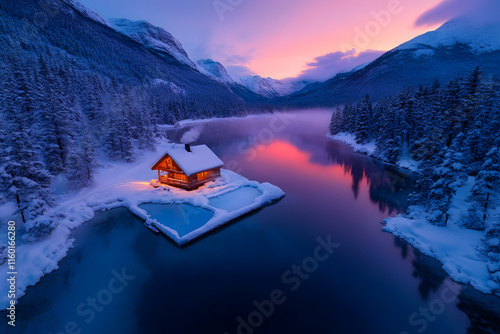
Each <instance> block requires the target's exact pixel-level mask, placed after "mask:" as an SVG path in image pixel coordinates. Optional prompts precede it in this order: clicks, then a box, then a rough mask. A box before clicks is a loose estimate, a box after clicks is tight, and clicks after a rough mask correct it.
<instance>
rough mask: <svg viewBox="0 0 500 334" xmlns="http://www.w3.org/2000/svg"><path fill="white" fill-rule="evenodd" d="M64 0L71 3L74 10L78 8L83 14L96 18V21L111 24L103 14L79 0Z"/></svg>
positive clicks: (106, 24) (92, 18)
mask: <svg viewBox="0 0 500 334" xmlns="http://www.w3.org/2000/svg"><path fill="white" fill-rule="evenodd" d="M64 1H65V2H66V3H67V4H68V5H70V6H71V7H72V8H73V9H74V10H76V11H77V12H79V13H80V14H82V15H83V16H85V17H88V18H89V19H91V20H94V21H96V22H99V23H101V24H103V25H105V26H108V27H110V26H111V25H110V23H109V22H108V21H107V20H106V19H104V18H103V17H102V16H101V15H99V14H97V13H96V12H94V11H92V10H90V9H88V8H87V7H85V6H84V5H82V4H81V3H79V2H78V1H76V0H64Z"/></svg>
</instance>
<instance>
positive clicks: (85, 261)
mask: <svg viewBox="0 0 500 334" xmlns="http://www.w3.org/2000/svg"><path fill="white" fill-rule="evenodd" d="M329 117H330V114H329V113H328V112H319V111H318V112H308V111H304V112H300V113H297V114H293V116H287V117H279V118H276V116H269V117H263V118H251V119H244V120H224V121H215V122H211V123H207V124H204V125H203V126H202V127H200V130H201V132H202V133H201V136H200V138H199V140H198V142H199V143H206V144H207V145H209V146H210V147H212V148H213V149H214V150H215V151H216V153H217V154H218V155H219V156H220V157H221V158H222V160H223V161H224V162H225V163H226V167H227V168H231V169H233V170H235V171H237V172H239V173H241V174H242V175H244V176H245V177H247V178H249V179H253V180H258V181H261V182H265V181H267V182H271V183H273V184H275V185H277V186H279V187H281V188H282V189H283V190H284V191H285V192H286V197H285V198H284V199H283V200H282V201H280V202H279V203H277V204H275V205H273V206H270V207H266V208H264V209H262V210H260V211H257V212H255V213H254V214H252V215H249V216H246V217H244V218H242V219H240V220H238V221H236V222H234V223H233V224H230V225H229V226H226V227H225V228H222V229H220V230H217V231H216V232H214V233H212V234H210V235H208V236H207V237H205V238H203V239H201V240H199V241H197V242H196V243H194V244H191V245H189V246H188V247H186V248H183V249H179V248H178V247H176V246H174V245H173V244H172V243H170V242H169V241H167V240H166V239H164V238H162V237H157V236H155V235H153V234H152V233H151V232H149V231H148V230H147V229H146V228H145V227H144V225H143V224H142V222H141V221H139V220H137V219H136V218H134V217H133V216H132V215H131V214H130V213H129V212H128V211H127V210H126V209H116V210H113V211H109V212H104V213H99V214H97V215H96V217H95V219H94V220H92V221H91V222H88V223H86V224H85V225H83V226H82V227H81V228H79V229H77V230H76V231H75V232H74V238H75V239H76V242H75V247H74V248H73V249H71V250H70V252H69V254H68V256H67V257H66V258H65V259H63V260H62V261H61V262H60V263H59V266H60V269H59V270H57V271H55V272H53V273H52V274H49V275H47V276H46V277H44V278H43V279H42V280H41V282H40V283H39V284H37V285H36V286H35V287H31V288H29V289H28V290H27V294H26V296H24V297H23V298H21V299H20V303H19V307H18V327H17V328H16V331H12V330H9V332H21V333H175V334H177V333H179V334H181V333H182V334H183V333H196V334H198V333H200V334H202V333H219V334H224V333H230V334H233V333H246V334H249V333H272V334H274V333H383V334H387V333H450V334H455V333H457V334H458V333H468V332H473V333H495V332H496V333H498V332H499V328H498V326H499V325H498V323H499V322H498V315H499V313H498V310H499V309H500V307H499V305H500V303H499V300H498V298H496V297H492V296H485V295H483V294H481V293H479V292H477V291H475V290H474V289H472V288H470V287H467V286H461V285H458V284H455V283H453V282H452V281H451V280H450V279H449V277H448V276H447V275H446V273H445V272H444V271H443V270H442V269H440V265H439V263H437V262H436V261H435V260H433V259H431V258H429V257H426V256H424V255H422V254H420V253H419V252H418V251H416V250H414V249H413V248H412V247H411V246H409V245H408V244H406V243H405V242H402V241H401V240H399V239H397V238H395V237H394V236H393V235H391V234H388V233H385V232H383V231H382V230H381V227H382V225H381V224H380V222H381V220H382V219H383V218H385V217H387V216H393V215H396V214H397V213H398V212H401V211H402V210H404V209H405V207H406V205H407V203H406V200H405V198H406V196H407V194H408V192H410V191H411V188H412V186H413V179H412V177H411V175H409V174H408V173H406V172H403V171H400V170H397V169H393V168H390V167H388V166H384V165H382V164H380V163H379V162H377V161H375V160H373V159H370V158H368V157H366V156H363V155H360V154H357V153H353V152H352V150H350V149H349V147H347V146H345V145H343V144H341V143H337V142H332V141H329V140H327V139H326V138H325V133H326V132H327V125H328V119H329ZM187 129H189V127H187V128H184V129H176V130H172V131H169V133H168V135H169V137H170V138H171V139H173V140H176V139H178V138H179V137H180V136H181V135H182V133H183V132H184V131H186V130H187ZM318 240H321V241H318ZM325 244H330V246H325ZM330 253H331V254H330ZM297 266H300V268H298V267H297ZM271 300H272V301H271ZM1 326H4V324H3V323H2V325H1ZM4 328H5V327H0V329H2V330H3V329H4ZM79 331H80V332H79ZM5 332H7V331H5ZM2 333H3V331H2Z"/></svg>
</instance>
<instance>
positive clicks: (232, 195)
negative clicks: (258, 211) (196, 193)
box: [208, 187, 262, 211]
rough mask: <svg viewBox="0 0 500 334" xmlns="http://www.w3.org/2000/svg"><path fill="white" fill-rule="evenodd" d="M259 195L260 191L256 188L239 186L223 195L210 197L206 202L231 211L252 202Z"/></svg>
mask: <svg viewBox="0 0 500 334" xmlns="http://www.w3.org/2000/svg"><path fill="white" fill-rule="evenodd" d="M260 195H262V192H260V191H259V190H258V189H255V188H253V187H241V188H238V189H236V190H233V191H230V192H228V193H225V194H224V195H221V196H217V197H212V198H210V200H209V201H208V204H209V205H211V206H213V207H215V208H218V209H222V210H227V211H233V210H237V209H239V208H241V207H242V206H247V205H250V204H252V203H253V202H254V201H255V199H256V198H257V197H259V196H260Z"/></svg>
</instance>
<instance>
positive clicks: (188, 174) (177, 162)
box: [151, 144, 224, 190]
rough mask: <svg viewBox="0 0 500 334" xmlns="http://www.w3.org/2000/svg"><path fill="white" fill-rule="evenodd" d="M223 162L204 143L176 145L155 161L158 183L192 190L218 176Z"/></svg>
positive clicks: (154, 167)
mask: <svg viewBox="0 0 500 334" xmlns="http://www.w3.org/2000/svg"><path fill="white" fill-rule="evenodd" d="M223 165H224V163H223V162H222V161H221V160H220V159H219V158H218V157H217V156H216V155H215V153H214V152H212V150H210V149H209V148H208V147H207V146H206V145H197V146H191V145H190V144H185V145H184V147H182V146H180V145H179V146H176V147H173V148H171V149H168V150H167V153H165V155H164V156H163V157H162V158H161V159H160V160H158V162H156V163H155V164H154V165H153V167H151V169H152V170H157V171H158V181H159V182H160V183H165V184H169V185H172V186H177V187H181V188H184V189H188V190H192V189H195V188H198V187H200V186H201V185H203V184H205V183H207V182H208V181H211V180H213V179H215V178H217V177H219V176H220V168H221V167H222V166H223Z"/></svg>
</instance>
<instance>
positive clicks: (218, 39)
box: [80, 0, 496, 80]
mask: <svg viewBox="0 0 500 334" xmlns="http://www.w3.org/2000/svg"><path fill="white" fill-rule="evenodd" d="M489 1H496V0H475V1H474V0H418V1H417V0H336V1H332V0H308V1H305V0H215V1H213V0H182V1H180V0H107V1H102V0H80V2H81V3H83V4H84V5H86V6H88V7H89V8H91V9H92V10H94V11H96V12H97V13H99V14H101V16H103V17H104V18H128V19H131V20H147V21H150V22H151V23H153V24H155V25H158V26H160V27H163V28H164V29H166V30H167V31H169V32H170V33H172V34H173V35H174V37H176V38H177V39H178V40H179V41H180V42H181V43H182V44H183V46H184V48H185V49H186V51H187V52H188V54H189V56H190V58H191V59H193V60H198V59H201V58H211V59H214V60H216V61H219V62H221V63H222V64H223V65H225V66H226V68H228V71H229V72H230V73H231V74H233V75H235V76H243V75H249V74H258V75H261V76H263V77H268V76H269V77H273V78H276V79H283V78H288V77H297V76H298V77H300V78H301V79H307V80H326V79H328V78H330V77H332V76H333V75H334V74H336V73H338V72H341V71H346V70H350V69H352V68H354V67H355V66H358V65H360V64H363V63H366V62H368V61H371V60H373V59H375V58H376V57H378V56H379V55H380V54H382V52H383V51H387V50H390V49H392V48H394V47H396V46H397V45H399V44H401V43H403V42H405V41H407V40H409V39H411V38H413V37H415V36H417V35H420V34H422V33H424V32H426V31H428V30H434V29H436V28H437V27H439V25H440V24H442V23H443V22H445V21H446V20H448V19H450V18H453V17H455V16H458V15H460V14H461V13H463V12H467V11H469V10H471V8H472V7H474V6H477V4H478V3H480V2H489Z"/></svg>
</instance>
